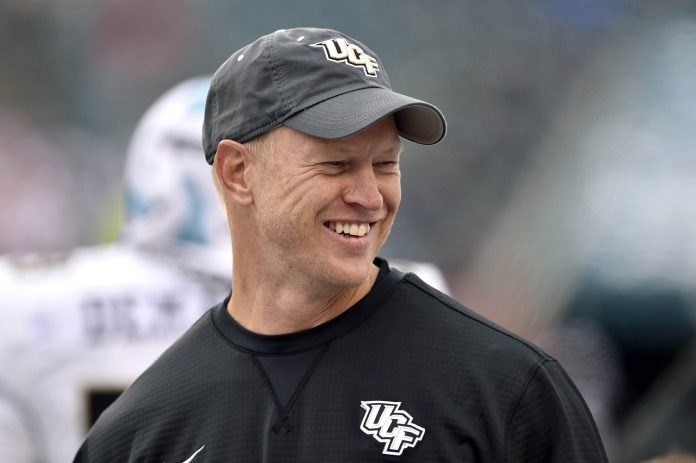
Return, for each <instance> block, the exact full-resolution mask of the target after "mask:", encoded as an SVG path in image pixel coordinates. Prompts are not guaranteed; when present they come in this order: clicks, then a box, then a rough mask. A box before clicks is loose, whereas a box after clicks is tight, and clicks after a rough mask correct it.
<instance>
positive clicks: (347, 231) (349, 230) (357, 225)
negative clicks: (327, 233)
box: [324, 222, 374, 238]
mask: <svg viewBox="0 0 696 463" xmlns="http://www.w3.org/2000/svg"><path fill="white" fill-rule="evenodd" d="M373 223H374V222H373ZM324 226H325V227H326V228H328V229H329V230H331V231H333V232H334V233H337V234H339V235H342V236H349V237H354V238H360V237H361V236H365V235H367V234H368V233H370V228H372V224H371V223H370V222H325V223H324Z"/></svg>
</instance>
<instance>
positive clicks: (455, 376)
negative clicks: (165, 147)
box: [75, 28, 606, 463]
mask: <svg viewBox="0 0 696 463" xmlns="http://www.w3.org/2000/svg"><path fill="white" fill-rule="evenodd" d="M444 133H445V121H444V117H443V116H442V114H441V113H440V111H439V110H438V109H437V108H436V107H434V106H432V105H431V104H429V103H425V102H422V101H419V100H416V99H413V98H410V97H407V96H404V95H401V94H399V93H396V92H394V91H392V90H391V87H390V84H389V80H388V78H387V75H386V72H385V70H384V67H383V64H382V63H381V61H380V60H379V58H378V57H377V55H376V54H375V53H374V52H372V51H371V50H370V49H369V48H368V47H367V46H365V45H364V44H362V43H360V42H358V41H356V40H354V39H352V38H350V37H348V36H346V35H344V34H342V33H340V32H336V31H332V30H325V29H309V28H303V29H289V30H280V31H276V32H274V33H272V34H269V35H266V36H264V37H261V38H260V39H258V40H256V41H255V42H253V43H251V44H249V45H248V46H246V47H244V48H242V49H241V50H239V51H237V52H236V53H234V54H233V55H232V56H231V57H230V58H229V59H228V60H227V61H226V62H225V63H224V64H223V65H222V66H221V67H220V68H219V69H218V71H217V72H216V74H215V76H214V77H213V80H212V83H211V86H210V90H209V93H208V99H207V103H206V111H205V121H204V126H203V144H204V149H205V153H206V159H207V160H208V162H209V163H210V164H212V165H213V170H214V179H215V182H216V185H217V187H218V190H219V193H220V196H221V197H222V199H223V201H224V205H225V209H226V213H227V217H228V221H229V225H230V229H231V234H232V249H233V255H234V263H235V265H234V269H233V277H232V286H233V288H234V291H233V292H232V293H231V295H230V296H229V297H228V298H227V299H225V300H224V301H223V302H222V303H221V304H219V305H217V306H215V307H213V308H212V309H211V310H210V311H209V312H208V313H207V314H206V315H204V316H203V317H202V318H201V319H200V320H199V321H198V322H197V323H196V324H195V325H194V326H193V327H192V328H191V329H190V330H189V331H188V332H187V333H186V334H185V335H184V336H183V337H182V338H181V339H180V340H179V341H177V342H176V343H175V344H174V345H173V346H172V347H171V348H170V349H169V350H168V351H167V352H166V353H165V354H164V355H163V356H162V357H161V358H160V359H159V360H158V361H157V362H155V364H153V366H152V367H151V368H150V369H148V371H147V372H145V373H144V374H143V375H142V376H141V377H140V378H139V379H138V380H137V381H136V382H135V383H134V384H133V385H132V386H131V387H130V388H129V389H128V390H127V391H126V392H125V393H124V394H123V395H122V396H121V397H120V398H119V400H118V401H117V402H116V403H115V404H114V406H112V407H111V408H110V409H109V410H107V411H106V412H105V413H104V414H103V415H102V417H101V418H100V420H99V421H98V422H97V423H96V425H95V426H94V428H93V429H92V431H91V432H90V434H89V435H88V437H87V439H86V440H85V442H84V444H83V446H82V448H81V449H80V451H79V452H78V454H77V456H76V458H75V461H76V462H107V461H114V462H115V461H126V460H130V461H157V462H160V461H165V462H181V461H185V462H188V463H190V462H194V463H198V462H204V461H208V462H218V461H219V462H222V461H244V462H247V461H248V462H252V461H266V462H291V461H298V462H299V461H301V462H329V461H330V462H344V461H345V462H357V461H360V462H367V461H418V462H425V461H480V462H501V461H509V462H518V461H544V462H561V461H562V462H579V461H584V462H590V461H591V462H598V461H606V457H605V455H604V450H603V448H602V444H601V441H600V439H599V437H598V433H597V430H596V427H595V425H594V422H593V420H592V417H591V415H590V413H589V412H588V409H587V407H586V405H585V403H584V401H583V400H582V398H581V397H580V396H579V394H578V393H577V391H576V389H575V387H574V386H573V384H572V383H571V381H570V380H569V379H568V377H567V375H566V374H565V373H564V371H563V370H562V369H561V367H560V366H559V365H558V364H557V362H556V361H555V360H554V359H552V358H551V357H549V356H548V355H547V354H545V353H544V352H542V351H541V350H539V349H538V348H536V347H535V346H533V345H531V344H529V343H528V342H526V341H524V340H522V339H520V338H518V337H516V336H515V335H513V334H511V333H509V332H506V331H505V330H503V329H501V328H499V327H497V326H495V325H493V324H492V323H490V322H489V321H487V320H485V319H483V318H482V317H480V316H478V315H476V314H475V313H473V312H472V311H470V310H469V309H467V308H465V307H463V306H461V305H460V304H458V303H457V302H455V301H453V300H452V299H450V298H448V297H447V296H445V295H443V294H442V293H440V292H438V291H436V290H434V289H432V288H431V287H430V286H428V285H427V284H425V283H424V282H423V281H422V280H420V279H419V278H418V277H416V276H415V275H413V274H403V273H401V272H399V271H397V270H395V269H392V268H390V266H389V265H388V263H387V262H386V261H385V260H383V259H380V258H378V257H377V254H378V252H379V249H380V247H381V246H382V244H383V243H384V241H385V240H386V238H387V235H388V234H389V231H390V228H391V225H392V223H393V220H394V217H395V215H396V212H397V209H398V207H399V203H400V199H401V198H400V172H399V156H400V154H401V149H402V147H401V140H400V136H401V137H403V138H407V139H409V140H412V141H415V142H417V143H422V144H433V143H437V142H438V141H439V140H440V139H441V138H442V137H443V136H444Z"/></svg>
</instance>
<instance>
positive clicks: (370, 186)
mask: <svg viewBox="0 0 696 463" xmlns="http://www.w3.org/2000/svg"><path fill="white" fill-rule="evenodd" d="M349 177H350V182H351V183H350V184H349V185H348V187H347V188H346V190H345V191H344V194H343V200H344V201H345V202H346V203H348V204H355V205H358V206H361V207H363V208H365V209H367V210H371V211H378V210H380V209H381V208H382V205H383V204H384V198H383V197H382V193H381V192H380V190H379V183H378V181H377V177H376V176H375V172H374V170H373V167H372V165H367V166H361V167H360V168H357V167H356V168H355V169H354V172H353V175H351V176H349Z"/></svg>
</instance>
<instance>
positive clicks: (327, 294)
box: [227, 261, 379, 335]
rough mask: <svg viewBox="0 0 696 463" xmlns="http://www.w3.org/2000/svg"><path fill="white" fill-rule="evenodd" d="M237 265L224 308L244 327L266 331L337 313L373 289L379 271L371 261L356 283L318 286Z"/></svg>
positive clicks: (307, 324) (296, 327)
mask: <svg viewBox="0 0 696 463" xmlns="http://www.w3.org/2000/svg"><path fill="white" fill-rule="evenodd" d="M240 267H243V266H240ZM240 267H238V266H237V261H235V268H234V271H233V279H232V287H233V291H232V297H231V298H230V301H229V303H228V305H227V311H228V312H229V313H230V315H231V316H232V317H233V318H234V319H235V320H236V321H237V323H239V324H240V325H242V326H243V327H244V328H246V329H248V330H249V331H252V332H255V333H259V334H265V335H277V334H287V333H295V332H298V331H303V330H307V329H310V328H314V327H316V326H318V325H321V324H322V323H325V322H327V321H329V320H331V319H333V318H335V317H337V316H339V315H340V314H342V313H343V312H345V311H346V310H348V309H349V308H350V307H352V306H353V305H355V303H357V302H358V301H359V300H360V299H362V298H363V297H364V296H365V295H366V294H367V293H368V292H369V291H370V289H372V286H373V285H374V283H375V281H376V280H377V275H378V273H379V268H378V267H377V266H375V265H373V266H372V268H371V271H370V274H369V275H368V277H367V278H366V279H365V280H364V281H363V282H362V283H360V284H359V285H357V286H354V287H349V288H340V287H325V288H318V287H317V286H318V285H317V284H314V283H313V282H310V284H307V285H300V284H298V283H297V281H292V280H291V279H288V278H286V275H287V273H288V272H283V273H281V274H280V275H269V274H268V273H267V272H263V271H253V270H249V269H248V270H247V271H244V270H243V269H242V268H240ZM257 270H260V269H257Z"/></svg>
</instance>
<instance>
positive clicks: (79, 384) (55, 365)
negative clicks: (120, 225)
mask: <svg viewBox="0 0 696 463" xmlns="http://www.w3.org/2000/svg"><path fill="white" fill-rule="evenodd" d="M228 292H229V279H227V278H221V277H216V276H213V275H203V274H200V273H197V274H194V273H191V272H190V271H186V270H183V269H182V267H181V266H180V265H177V264H176V263H174V262H172V261H170V260H168V259H167V258H165V257H164V256H155V255H149V254H147V253H146V252H144V251H142V250H140V251H137V252H136V251H135V250H133V249H132V248H130V247H128V246H125V245H121V244H113V245H107V246H99V247H91V248H82V249H77V250H74V251H72V252H70V253H67V254H63V255H60V254H54V255H41V256H31V255H27V256H21V257H4V258H2V259H1V260H0V311H1V312H2V315H1V316H2V319H3V323H2V324H0V339H2V346H1V347H0V371H2V379H1V380H0V444H2V445H0V461H8V462H9V461H12V462H24V461H26V462H66V461H71V459H72V457H73V456H74V454H75V452H76V451H77V448H78V447H79V445H80V443H81V441H82V439H83V438H84V436H85V434H86V432H87V430H88V429H89V427H90V425H91V424H92V422H93V421H94V420H95V419H96V416H97V415H98V413H100V412H101V410H102V409H103V408H104V407H105V406H106V405H108V403H110V402H111V401H112V400H113V399H114V398H115V397H116V396H117V395H118V394H119V393H120V392H121V391H123V390H124V389H125V388H126V387H127V386H128V385H129V384H130V383H131V382H132V381H133V380H134V379H135V378H136V377H137V376H138V375H139V374H140V373H141V372H142V371H143V370H145V368H147V367H148V366H149V365H150V364H151V363H152V362H153V361H154V360H155V359H156V358H157V357H158V356H159V355H160V353H161V352H163V351H164V350H165V349H166V348H167V347H168V346H169V345H170V344H171V343H172V342H173V341H174V340H175V339H176V338H177V337H178V336H180V335H181V334H182V333H183V332H184V331H185V330H186V329H187V328H188V327H189V326H191V324H193V323H194V322H195V321H196V320H197V319H198V318H199V317H200V316H201V315H202V313H203V312H204V311H205V310H206V309H208V308H209V307H211V306H212V305H214V304H216V303H219V302H220V301H221V300H222V299H223V298H224V297H225V296H226V294H227V293H228Z"/></svg>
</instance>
